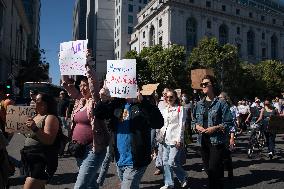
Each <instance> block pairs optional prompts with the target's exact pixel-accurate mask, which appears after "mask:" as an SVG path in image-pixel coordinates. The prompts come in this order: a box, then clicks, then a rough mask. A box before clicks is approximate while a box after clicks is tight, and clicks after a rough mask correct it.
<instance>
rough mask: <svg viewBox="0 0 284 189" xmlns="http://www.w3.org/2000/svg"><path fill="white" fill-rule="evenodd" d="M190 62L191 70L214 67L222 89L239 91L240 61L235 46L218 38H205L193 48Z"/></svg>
mask: <svg viewBox="0 0 284 189" xmlns="http://www.w3.org/2000/svg"><path fill="white" fill-rule="evenodd" d="M188 64H189V66H188V69H189V71H190V70H192V69H197V68H206V69H213V71H214V74H215V77H216V78H217V80H218V82H219V83H220V87H221V90H223V91H227V92H229V93H231V94H232V93H234V94H236V93H238V86H237V85H238V78H239V76H240V73H239V70H240V63H239V59H238V51H237V48H236V47H235V46H233V45H230V44H226V45H220V44H219V43H218V41H217V39H216V38H204V39H202V40H201V41H200V42H199V43H198V46H197V47H196V48H194V49H193V51H192V53H191V54H190V57H189V61H188Z"/></svg>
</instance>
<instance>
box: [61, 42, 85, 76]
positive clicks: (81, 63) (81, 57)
mask: <svg viewBox="0 0 284 189" xmlns="http://www.w3.org/2000/svg"><path fill="white" fill-rule="evenodd" d="M87 45H88V40H77V41H69V42H64V43H60V57H59V66H60V72H61V75H86V68H85V64H86V51H87Z"/></svg>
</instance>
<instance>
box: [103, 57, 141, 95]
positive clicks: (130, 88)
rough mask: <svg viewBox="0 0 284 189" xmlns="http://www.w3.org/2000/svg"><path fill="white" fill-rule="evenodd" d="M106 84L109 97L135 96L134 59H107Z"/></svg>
mask: <svg viewBox="0 0 284 189" xmlns="http://www.w3.org/2000/svg"><path fill="white" fill-rule="evenodd" d="M106 86H107V88H108V89H109V90H110V95H111V97H118V98H136V97H137V80H136V60H135V59H125V60H108V61H107V75H106Z"/></svg>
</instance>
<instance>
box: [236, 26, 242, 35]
mask: <svg viewBox="0 0 284 189" xmlns="http://www.w3.org/2000/svg"><path fill="white" fill-rule="evenodd" d="M240 33H241V28H240V27H237V34H238V35H240Z"/></svg>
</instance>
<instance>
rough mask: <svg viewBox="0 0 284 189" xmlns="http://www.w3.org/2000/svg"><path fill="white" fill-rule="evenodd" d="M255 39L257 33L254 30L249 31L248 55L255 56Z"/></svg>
mask: <svg viewBox="0 0 284 189" xmlns="http://www.w3.org/2000/svg"><path fill="white" fill-rule="evenodd" d="M254 41H255V35H254V32H253V31H251V30H250V31H248V33H247V51H248V55H249V56H253V55H254V52H255V50H254V48H255V47H254V46H255V45H254V43H255V42H254Z"/></svg>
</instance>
